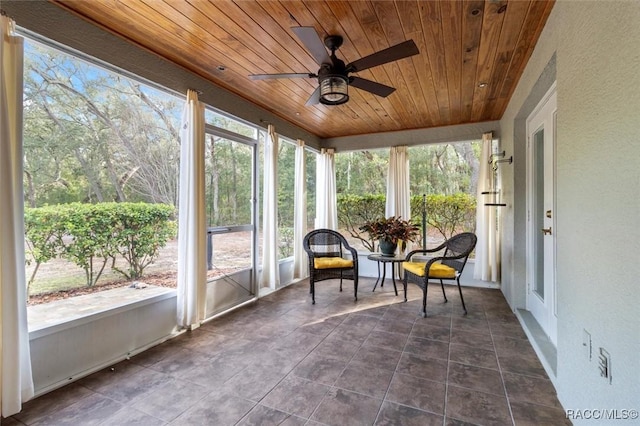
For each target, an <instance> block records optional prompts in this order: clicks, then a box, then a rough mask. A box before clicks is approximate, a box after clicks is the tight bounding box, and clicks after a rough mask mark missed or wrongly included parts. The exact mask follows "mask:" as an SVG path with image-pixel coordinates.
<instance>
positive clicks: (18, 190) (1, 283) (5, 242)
mask: <svg viewBox="0 0 640 426" xmlns="http://www.w3.org/2000/svg"><path fill="white" fill-rule="evenodd" d="M0 19H1V21H0V22H1V24H2V41H1V43H0V46H1V47H0V49H1V52H0V55H1V57H2V71H1V72H2V75H1V76H0V78H1V80H2V81H1V83H0V84H1V88H0V309H1V312H0V357H1V359H0V362H1V365H0V380H1V381H2V389H1V392H2V393H1V394H0V398H1V400H2V413H1V414H2V416H4V417H8V416H11V415H13V414H16V413H18V412H19V411H20V410H21V409H22V403H23V402H25V401H27V400H29V399H30V398H32V397H33V391H34V389H33V378H32V373H31V354H30V350H29V331H28V328H27V291H26V290H27V284H26V279H25V270H24V261H25V257H24V196H23V187H22V166H23V164H22V161H23V158H22V60H23V39H22V37H17V36H14V35H13V34H14V30H15V23H14V22H13V20H11V19H10V18H8V17H6V16H0Z"/></svg>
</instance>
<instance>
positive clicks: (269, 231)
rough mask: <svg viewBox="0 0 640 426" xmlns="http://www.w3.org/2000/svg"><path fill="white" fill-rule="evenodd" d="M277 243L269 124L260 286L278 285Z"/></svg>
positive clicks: (274, 139)
mask: <svg viewBox="0 0 640 426" xmlns="http://www.w3.org/2000/svg"><path fill="white" fill-rule="evenodd" d="M278 243H279V239H278V135H276V130H275V127H274V126H273V125H272V124H270V125H269V127H268V128H267V137H266V138H265V141H264V181H263V198H262V273H261V274H260V287H270V288H273V289H275V288H277V287H278V286H279V285H280V272H279V268H278Z"/></svg>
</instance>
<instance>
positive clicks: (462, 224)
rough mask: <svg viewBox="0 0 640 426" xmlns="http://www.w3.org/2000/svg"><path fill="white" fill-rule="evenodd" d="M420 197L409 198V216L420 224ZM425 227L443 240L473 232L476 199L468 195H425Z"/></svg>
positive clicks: (421, 209)
mask: <svg viewBox="0 0 640 426" xmlns="http://www.w3.org/2000/svg"><path fill="white" fill-rule="evenodd" d="M423 204H424V203H423V199H422V196H414V197H411V215H412V216H413V220H414V221H415V222H416V223H422V212H423ZM427 225H428V226H431V227H434V228H435V229H437V230H438V232H440V234H441V235H442V236H443V237H444V238H445V239H449V238H451V237H452V236H453V235H455V234H457V233H459V232H463V231H469V232H475V229H476V199H475V197H473V196H471V195H469V194H462V193H458V194H453V195H442V194H433V195H427Z"/></svg>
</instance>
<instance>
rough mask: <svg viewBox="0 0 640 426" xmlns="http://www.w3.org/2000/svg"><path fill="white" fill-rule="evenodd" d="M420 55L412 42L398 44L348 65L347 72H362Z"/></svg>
mask: <svg viewBox="0 0 640 426" xmlns="http://www.w3.org/2000/svg"><path fill="white" fill-rule="evenodd" d="M418 53H420V51H419V50H418V46H416V44H415V43H414V41H413V40H407V41H403V42H402V43H400V44H396V45H395V46H391V47H389V48H387V49H384V50H380V51H378V52H376V53H372V54H371V55H368V56H365V57H364V58H360V59H358V60H356V61H354V62H352V63H350V64H349V65H347V70H348V71H349V72H358V71H363V70H366V69H369V68H373V67H377V66H378V65H382V64H386V63H389V62H393V61H397V60H398V59H403V58H407V57H409V56H413V55H417V54H418Z"/></svg>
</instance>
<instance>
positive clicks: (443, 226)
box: [338, 193, 476, 251]
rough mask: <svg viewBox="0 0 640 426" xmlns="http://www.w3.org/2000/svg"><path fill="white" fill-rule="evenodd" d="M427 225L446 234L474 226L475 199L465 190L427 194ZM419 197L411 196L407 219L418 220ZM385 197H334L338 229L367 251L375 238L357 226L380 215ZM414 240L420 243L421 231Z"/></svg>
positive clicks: (419, 214) (372, 246)
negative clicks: (447, 193)
mask: <svg viewBox="0 0 640 426" xmlns="http://www.w3.org/2000/svg"><path fill="white" fill-rule="evenodd" d="M426 201H427V226H428V227H433V228H435V229H437V230H438V232H440V234H442V236H443V237H444V238H445V239H446V238H450V237H451V236H452V235H454V234H456V233H458V232H462V231H471V232H473V231H474V230H475V211H476V200H475V198H474V197H472V196H471V195H468V194H461V193H460V194H453V195H442V194H432V195H427V200H426ZM423 204H424V203H423V197H422V196H421V195H414V196H413V197H411V212H412V218H411V221H412V222H413V223H415V224H419V225H421V224H422V212H423ZM384 213H385V197H384V196H383V195H365V196H359V195H340V196H339V197H338V222H339V224H340V228H341V229H345V230H347V232H349V234H350V235H351V237H353V238H355V239H357V240H359V241H361V242H362V245H363V246H364V247H365V248H366V249H367V250H369V251H375V244H376V242H377V240H378V238H376V237H374V236H372V235H370V234H369V233H368V232H366V230H362V229H360V227H361V226H362V225H363V224H366V223H371V222H375V221H377V220H378V219H380V218H383V217H384ZM417 243H418V244H420V245H422V244H423V242H422V238H421V235H418V238H417Z"/></svg>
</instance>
